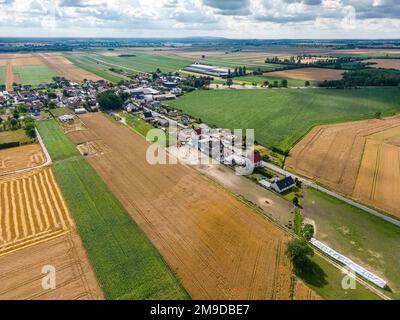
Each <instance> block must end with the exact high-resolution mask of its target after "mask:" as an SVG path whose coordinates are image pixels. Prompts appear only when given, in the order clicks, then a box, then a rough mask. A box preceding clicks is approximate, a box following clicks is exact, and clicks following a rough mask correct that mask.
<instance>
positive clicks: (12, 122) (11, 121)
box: [10, 118, 18, 130]
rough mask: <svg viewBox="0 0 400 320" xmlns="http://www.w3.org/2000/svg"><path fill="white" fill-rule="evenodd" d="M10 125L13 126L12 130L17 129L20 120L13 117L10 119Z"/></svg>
mask: <svg viewBox="0 0 400 320" xmlns="http://www.w3.org/2000/svg"><path fill="white" fill-rule="evenodd" d="M10 126H11V129H12V130H15V129H17V128H18V121H17V119H15V118H12V119H11V120H10Z"/></svg>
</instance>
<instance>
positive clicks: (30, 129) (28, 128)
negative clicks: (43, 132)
mask: <svg viewBox="0 0 400 320" xmlns="http://www.w3.org/2000/svg"><path fill="white" fill-rule="evenodd" d="M25 133H26V135H27V136H28V137H29V138H32V139H34V138H36V131H35V124H34V123H33V122H30V123H28V124H26V125H25Z"/></svg>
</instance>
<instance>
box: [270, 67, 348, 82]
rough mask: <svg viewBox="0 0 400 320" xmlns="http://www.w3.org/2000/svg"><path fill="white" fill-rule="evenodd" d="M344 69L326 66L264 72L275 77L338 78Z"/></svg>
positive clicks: (302, 78)
mask: <svg viewBox="0 0 400 320" xmlns="http://www.w3.org/2000/svg"><path fill="white" fill-rule="evenodd" d="M343 72H344V70H335V69H326V68H300V69H292V70H283V71H274V72H267V73H264V75H266V76H271V77H277V78H289V79H300V80H310V81H323V80H340V79H342V73H343Z"/></svg>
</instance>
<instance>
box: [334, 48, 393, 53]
mask: <svg viewBox="0 0 400 320" xmlns="http://www.w3.org/2000/svg"><path fill="white" fill-rule="evenodd" d="M332 53H350V54H351V53H356V54H357V53H358V54H362V53H383V54H385V53H387V54H391V53H392V54H398V53H400V50H399V49H343V50H332Z"/></svg>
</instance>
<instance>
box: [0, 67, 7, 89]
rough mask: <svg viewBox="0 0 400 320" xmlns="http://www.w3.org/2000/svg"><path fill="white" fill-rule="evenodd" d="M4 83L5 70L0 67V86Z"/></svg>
mask: <svg viewBox="0 0 400 320" xmlns="http://www.w3.org/2000/svg"><path fill="white" fill-rule="evenodd" d="M5 83H6V68H4V67H0V85H4V84H5Z"/></svg>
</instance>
